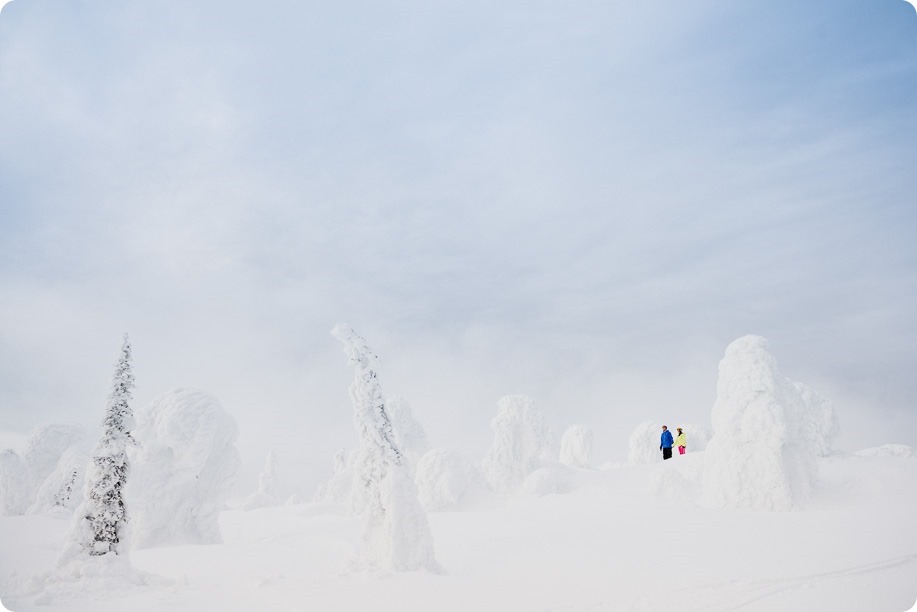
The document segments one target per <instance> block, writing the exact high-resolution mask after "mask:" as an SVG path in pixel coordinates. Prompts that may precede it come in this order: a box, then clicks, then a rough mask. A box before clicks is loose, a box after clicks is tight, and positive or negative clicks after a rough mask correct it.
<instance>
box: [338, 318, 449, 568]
mask: <svg viewBox="0 0 917 612" xmlns="http://www.w3.org/2000/svg"><path fill="white" fill-rule="evenodd" d="M331 335H333V336H334V337H335V338H337V339H338V340H340V341H341V342H342V343H343V345H344V353H345V354H346V355H347V357H348V358H349V360H350V365H351V366H353V369H354V379H353V383H352V384H351V385H350V399H351V400H352V401H353V408H354V425H355V426H356V428H357V434H358V436H359V447H358V449H357V453H356V460H355V464H354V491H353V509H354V511H355V512H362V513H363V538H362V539H363V560H364V561H365V562H366V563H367V564H369V565H371V566H373V567H377V568H380V569H384V570H388V571H412V570H417V569H426V570H429V571H432V572H440V571H442V570H441V568H440V566H439V564H438V563H437V562H436V558H435V556H434V554H433V535H432V533H431V532H430V525H429V523H428V521H427V515H426V513H425V512H424V509H423V507H422V506H421V504H420V501H419V500H418V499H417V488H416V485H415V484H414V481H413V479H412V475H411V470H410V468H409V466H408V465H407V461H406V459H405V455H404V453H403V452H402V449H400V448H399V446H398V443H397V441H396V440H397V438H396V436H395V433H394V430H393V427H392V420H391V418H390V416H389V414H388V413H387V412H386V407H385V400H384V397H385V396H384V395H383V394H382V385H381V383H380V382H379V377H378V374H377V372H376V360H377V357H376V355H375V354H374V353H373V352H372V350H370V348H369V347H368V346H367V345H366V341H365V340H364V339H363V338H362V337H361V336H359V335H358V334H357V333H356V332H354V331H353V329H351V328H350V327H348V326H346V325H344V324H338V325H337V326H335V328H334V329H333V330H332V331H331Z"/></svg>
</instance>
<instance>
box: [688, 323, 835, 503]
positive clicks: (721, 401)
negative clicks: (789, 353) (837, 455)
mask: <svg viewBox="0 0 917 612" xmlns="http://www.w3.org/2000/svg"><path fill="white" fill-rule="evenodd" d="M711 418H712V422H713V429H714V436H713V439H711V440H710V444H709V445H708V447H707V450H706V452H705V455H706V456H705V462H704V475H703V495H702V496H701V503H702V504H703V505H706V506H710V507H717V508H742V509H755V510H793V509H797V508H802V507H806V506H807V505H808V501H809V497H810V494H811V492H812V489H813V487H814V484H815V480H816V475H817V469H816V462H815V458H816V457H817V456H818V455H821V454H826V453H827V452H828V450H829V449H830V440H831V438H832V437H833V436H834V434H835V432H836V430H837V421H836V418H835V416H834V411H833V409H832V408H831V404H830V402H828V401H827V400H826V399H824V398H823V397H821V396H819V395H818V394H816V393H815V392H814V391H812V390H811V389H808V388H807V387H805V386H804V385H801V384H799V383H794V382H793V381H791V380H789V379H788V378H786V377H784V376H782V375H781V374H779V373H778V371H777V364H776V361H775V359H774V357H773V355H771V353H770V352H768V349H767V340H765V339H764V338H762V337H760V336H753V335H749V336H743V337H742V338H739V339H738V340H735V341H734V342H733V343H732V344H730V345H729V346H728V347H727V349H726V355H725V357H724V358H723V360H722V361H721V362H720V366H719V381H718V383H717V399H716V403H715V404H714V406H713V410H712V414H711Z"/></svg>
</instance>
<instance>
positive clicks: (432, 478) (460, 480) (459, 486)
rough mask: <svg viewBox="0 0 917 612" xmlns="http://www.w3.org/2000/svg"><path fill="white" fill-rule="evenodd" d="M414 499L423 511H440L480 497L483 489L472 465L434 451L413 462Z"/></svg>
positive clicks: (461, 459)
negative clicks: (421, 506) (414, 463)
mask: <svg viewBox="0 0 917 612" xmlns="http://www.w3.org/2000/svg"><path fill="white" fill-rule="evenodd" d="M415 482H416V483H417V497H418V499H420V503H421V504H423V507H424V509H425V510H427V511H430V510H443V509H445V508H451V507H453V506H456V505H458V504H459V503H461V502H462V501H464V500H466V499H468V498H469V497H473V496H476V495H478V494H480V493H482V492H483V491H484V490H485V488H486V485H485V484H484V483H483V476H481V475H480V474H479V473H478V471H477V469H476V467H475V466H474V464H473V463H472V462H471V461H469V460H468V459H466V458H465V457H463V456H462V455H460V454H458V453H455V452H452V451H448V450H445V449H442V448H434V449H433V450H431V451H429V452H427V453H426V454H425V455H424V456H423V457H421V458H420V461H418V462H417V471H416V475H415Z"/></svg>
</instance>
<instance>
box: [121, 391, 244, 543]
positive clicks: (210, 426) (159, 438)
mask: <svg viewBox="0 0 917 612" xmlns="http://www.w3.org/2000/svg"><path fill="white" fill-rule="evenodd" d="M238 435H239V432H238V427H237V426H236V421H235V419H233V418H232V416H230V415H229V413H227V412H226V411H225V410H224V409H223V407H222V406H221V405H220V402H219V400H217V399H216V398H215V397H213V396H212V395H209V394H207V393H205V392H203V391H199V390H197V389H178V390H175V391H172V392H170V393H165V394H163V395H160V396H159V397H157V398H155V399H154V400H153V401H152V402H151V403H150V404H149V406H147V407H146V408H145V409H144V410H142V411H140V412H139V413H138V426H137V430H136V437H137V439H138V440H139V441H140V443H141V446H140V448H138V449H132V453H131V457H132V461H133V466H134V473H133V477H132V479H131V482H130V486H129V489H128V498H129V500H130V502H131V505H132V506H131V507H132V508H133V511H134V517H133V519H134V520H133V530H134V541H135V544H136V546H137V547H140V548H148V547H153V546H159V545H174V544H217V543H220V542H221V541H222V537H221V535H220V526H219V523H218V519H219V515H220V510H221V509H222V508H223V506H224V504H225V503H226V500H227V499H228V498H229V495H230V492H231V490H232V487H233V485H234V484H235V482H236V479H237V478H238V475H239V467H240V463H241V462H240V458H239V451H238V450H237V449H236V446H235V443H236V439H237V438H238Z"/></svg>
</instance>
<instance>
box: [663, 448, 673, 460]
mask: <svg viewBox="0 0 917 612" xmlns="http://www.w3.org/2000/svg"><path fill="white" fill-rule="evenodd" d="M671 458H672V449H671V448H664V449H662V459H663V461H665V460H666V459H671Z"/></svg>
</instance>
